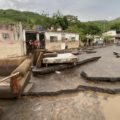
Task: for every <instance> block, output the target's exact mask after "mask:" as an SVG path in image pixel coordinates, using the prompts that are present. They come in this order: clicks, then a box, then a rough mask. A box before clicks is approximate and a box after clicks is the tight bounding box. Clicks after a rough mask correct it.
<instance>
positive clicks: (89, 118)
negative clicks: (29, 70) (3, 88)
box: [0, 46, 120, 120]
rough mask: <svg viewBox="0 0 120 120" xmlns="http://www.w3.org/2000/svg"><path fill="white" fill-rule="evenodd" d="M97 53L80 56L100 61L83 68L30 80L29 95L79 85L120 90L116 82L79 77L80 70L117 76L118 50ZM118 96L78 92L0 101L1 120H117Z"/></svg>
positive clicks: (107, 48) (119, 49) (80, 57)
mask: <svg viewBox="0 0 120 120" xmlns="http://www.w3.org/2000/svg"><path fill="white" fill-rule="evenodd" d="M97 51H98V52H97V53H94V54H83V55H81V56H79V59H85V58H89V57H92V56H102V58H101V59H100V60H99V61H97V62H93V63H90V64H87V65H85V66H82V67H78V68H74V69H71V70H66V71H63V72H61V73H59V72H57V73H53V74H50V75H45V76H39V78H36V77H33V78H32V80H31V82H34V87H33V89H32V90H31V91H32V92H43V91H56V90H60V89H70V88H75V87H76V86H78V85H80V84H81V85H90V86H98V87H108V88H116V87H117V88H120V84H119V83H115V84H110V83H109V84H107V83H92V82H87V81H85V80H84V79H83V78H82V77H81V76H80V72H81V71H82V70H84V71H86V72H87V73H88V74H89V75H90V76H115V77H117V76H118V77H120V75H119V71H120V64H119V63H120V58H115V56H114V55H113V51H116V52H119V51H120V47H116V46H111V47H106V48H102V49H97ZM119 101H120V94H116V95H110V94H105V93H104V94H103V93H97V92H92V91H88V92H79V93H74V94H64V95H59V96H56V97H55V96H54V97H22V98H21V99H19V100H0V106H1V107H2V109H3V111H4V114H3V116H2V120H68V119H69V120H119V119H120V112H119V111H120V104H119Z"/></svg>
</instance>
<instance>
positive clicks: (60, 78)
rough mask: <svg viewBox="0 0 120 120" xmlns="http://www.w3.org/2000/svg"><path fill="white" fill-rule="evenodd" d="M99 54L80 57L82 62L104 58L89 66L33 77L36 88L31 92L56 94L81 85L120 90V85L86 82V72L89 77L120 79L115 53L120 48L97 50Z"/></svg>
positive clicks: (119, 62) (119, 63) (117, 59)
mask: <svg viewBox="0 0 120 120" xmlns="http://www.w3.org/2000/svg"><path fill="white" fill-rule="evenodd" d="M96 51H97V53H94V54H82V55H80V56H79V59H80V60H83V59H86V58H90V57H95V56H101V57H102V58H101V59H99V60H98V61H96V62H92V63H89V64H87V65H84V66H81V67H77V68H74V69H69V70H65V71H61V73H59V72H55V73H52V74H48V75H44V76H39V77H32V80H31V82H33V83H34V87H33V89H32V90H31V92H33V93H34V92H55V91H59V90H66V89H74V88H76V87H77V86H79V85H84V86H97V87H99V88H110V89H118V88H120V83H114V84H113V83H93V82H89V81H86V80H84V79H83V78H82V77H81V76H80V73H81V71H83V70H84V71H85V72H86V73H87V74H88V75H89V76H94V77H96V76H98V77H120V72H119V71H120V58H116V57H115V56H114V55H113V52H114V51H116V52H120V47H117V46H110V47H106V48H101V49H96Z"/></svg>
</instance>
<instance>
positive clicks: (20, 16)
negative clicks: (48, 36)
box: [0, 9, 120, 40]
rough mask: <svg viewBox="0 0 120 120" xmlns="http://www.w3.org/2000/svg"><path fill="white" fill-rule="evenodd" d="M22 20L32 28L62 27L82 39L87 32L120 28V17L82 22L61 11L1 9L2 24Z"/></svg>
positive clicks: (99, 33)
mask: <svg viewBox="0 0 120 120" xmlns="http://www.w3.org/2000/svg"><path fill="white" fill-rule="evenodd" d="M17 22H22V24H23V25H24V27H30V28H32V27H33V26H34V25H39V26H42V27H43V28H45V29H48V28H50V27H54V28H58V27H61V28H62V29H63V30H65V31H66V32H76V33H79V34H80V36H81V38H82V40H84V38H85V35H86V34H91V35H101V34H102V33H103V32H105V31H107V30H113V29H115V30H120V18H118V19H115V20H113V21H105V20H101V21H93V22H81V21H79V20H78V18H77V17H76V16H73V15H66V16H64V15H62V14H61V13H60V12H59V11H58V12H56V13H55V14H53V16H52V17H49V16H48V15H47V14H38V13H34V12H28V11H17V10H12V9H8V10H2V9H1V10H0V24H14V23H17Z"/></svg>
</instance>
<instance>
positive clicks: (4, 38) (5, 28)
mask: <svg viewBox="0 0 120 120" xmlns="http://www.w3.org/2000/svg"><path fill="white" fill-rule="evenodd" d="M30 40H31V41H38V42H39V43H40V44H41V45H42V48H45V49H47V50H50V51H54V50H62V49H65V45H66V40H67V46H68V49H71V48H78V47H79V44H80V40H79V34H76V33H66V32H63V31H40V30H35V29H34V30H30V29H23V28H22V25H21V23H19V24H16V25H1V26H0V51H1V52H0V58H1V57H11V56H22V55H26V54H27V51H28V46H27V43H29V41H30Z"/></svg>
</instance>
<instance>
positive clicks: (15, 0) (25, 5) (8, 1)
mask: <svg viewBox="0 0 120 120" xmlns="http://www.w3.org/2000/svg"><path fill="white" fill-rule="evenodd" d="M119 4H120V1H119V0H0V8H1V9H11V8H12V9H17V10H25V11H26V10H27V11H34V12H39V13H42V12H43V11H44V12H45V13H48V14H50V15H52V14H53V13H55V12H56V11H57V10H60V12H62V13H63V14H73V15H75V16H78V18H79V19H80V20H82V21H87V20H96V19H109V16H111V17H112V18H115V17H119V12H118V11H120V7H119Z"/></svg>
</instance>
